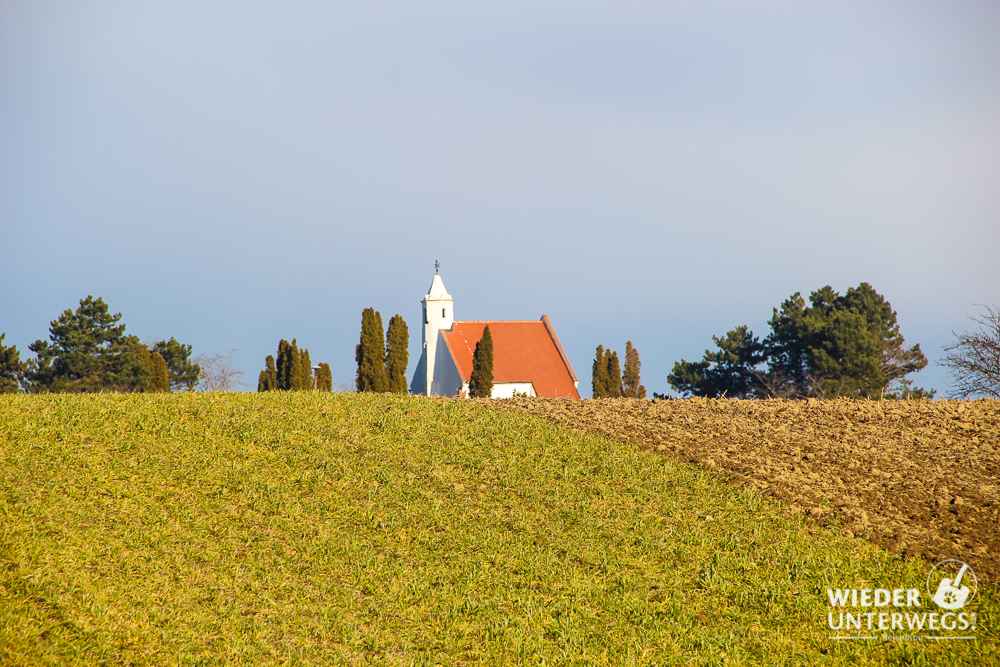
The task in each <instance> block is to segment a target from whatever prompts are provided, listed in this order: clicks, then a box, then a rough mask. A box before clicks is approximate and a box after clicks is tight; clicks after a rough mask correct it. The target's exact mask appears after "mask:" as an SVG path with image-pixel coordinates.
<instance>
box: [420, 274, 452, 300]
mask: <svg viewBox="0 0 1000 667" xmlns="http://www.w3.org/2000/svg"><path fill="white" fill-rule="evenodd" d="M425 299H426V300H427V301H444V300H450V299H451V295H450V294H448V290H446V289H445V287H444V281H443V280H441V276H440V275H439V274H437V273H435V274H434V280H433V281H432V282H431V288H430V289H429V290H427V296H426V297H425Z"/></svg>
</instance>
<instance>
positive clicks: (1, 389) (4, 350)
mask: <svg viewBox="0 0 1000 667" xmlns="http://www.w3.org/2000/svg"><path fill="white" fill-rule="evenodd" d="M6 335H7V334H5V333H0V394H16V393H17V392H18V391H20V385H21V380H22V379H23V378H24V370H25V366H24V362H22V361H21V354H20V352H18V351H17V345H11V346H10V347H7V346H5V345H4V344H3V339H4V336H6Z"/></svg>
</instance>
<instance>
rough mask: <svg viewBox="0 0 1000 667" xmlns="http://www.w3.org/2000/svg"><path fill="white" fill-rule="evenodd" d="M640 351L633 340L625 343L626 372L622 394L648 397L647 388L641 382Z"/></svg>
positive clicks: (631, 396) (633, 396)
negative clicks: (633, 343) (633, 345)
mask: <svg viewBox="0 0 1000 667" xmlns="http://www.w3.org/2000/svg"><path fill="white" fill-rule="evenodd" d="M641 367H642V364H641V363H640V362H639V352H638V350H636V349H635V348H634V347H632V341H628V342H626V343H625V372H624V373H623V375H622V394H623V395H624V396H627V397H629V398H646V388H645V387H643V386H642V385H641V384H639V382H640V380H639V369H640V368H641Z"/></svg>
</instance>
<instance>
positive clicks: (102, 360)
mask: <svg viewBox="0 0 1000 667" xmlns="http://www.w3.org/2000/svg"><path fill="white" fill-rule="evenodd" d="M121 317H122V315H121V313H114V314H112V313H111V312H110V311H109V309H108V305H107V304H106V303H104V300H103V299H101V298H100V297H98V298H97V299H95V298H94V297H93V296H88V297H87V298H86V299H81V300H80V307H79V308H77V309H76V311H71V310H66V311H64V312H63V314H62V315H60V316H59V318H58V319H55V320H53V321H52V322H51V326H50V327H49V334H50V335H49V340H47V341H46V340H36V341H35V342H34V343H32V344H31V345H29V346H28V349H29V350H31V351H32V352H34V353H35V354H36V355H37V357H36V358H35V359H32V360H30V361H29V362H28V366H27V370H26V372H25V375H24V379H25V382H26V384H27V388H28V390H29V391H31V392H33V393H36V392H50V391H54V392H63V391H69V392H97V391H142V390H143V389H145V388H146V387H147V386H148V385H149V369H148V368H147V367H146V365H145V364H143V363H142V361H141V360H140V358H139V356H138V355H140V354H141V351H140V350H139V348H140V347H142V348H143V349H145V350H146V351H147V353H148V351H149V348H146V346H144V345H142V344H141V343H140V342H139V340H138V338H136V337H135V336H128V335H126V334H125V325H124V324H120V323H119V322H120V320H121Z"/></svg>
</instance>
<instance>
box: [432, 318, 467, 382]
mask: <svg viewBox="0 0 1000 667" xmlns="http://www.w3.org/2000/svg"><path fill="white" fill-rule="evenodd" d="M432 377H433V378H434V381H433V382H432V383H431V391H430V393H431V395H433V396H455V395H457V394H458V391H459V390H460V389H461V388H462V376H461V374H460V373H459V372H458V366H457V365H455V360H454V359H452V358H451V352H449V351H448V346H447V345H446V344H445V342H444V336H442V335H441V332H440V331H439V332H438V335H437V354H436V355H435V359H434V374H433V376H432Z"/></svg>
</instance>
